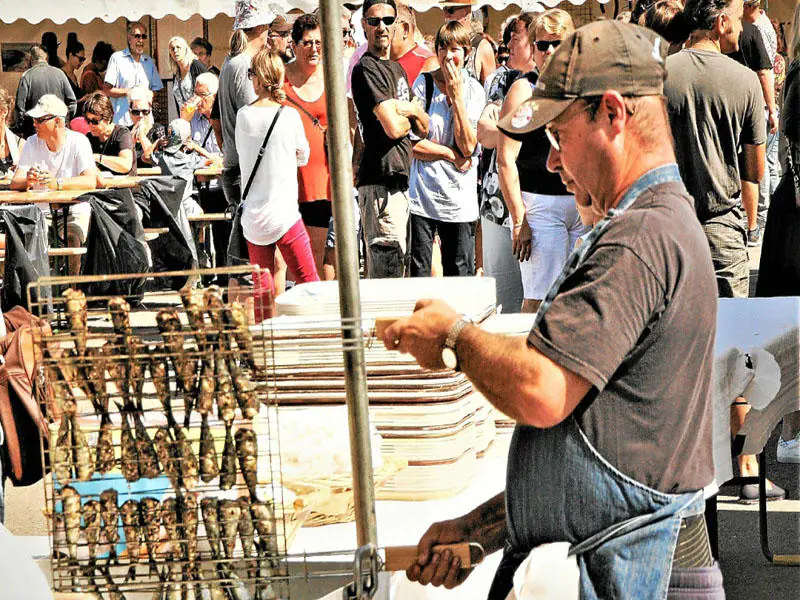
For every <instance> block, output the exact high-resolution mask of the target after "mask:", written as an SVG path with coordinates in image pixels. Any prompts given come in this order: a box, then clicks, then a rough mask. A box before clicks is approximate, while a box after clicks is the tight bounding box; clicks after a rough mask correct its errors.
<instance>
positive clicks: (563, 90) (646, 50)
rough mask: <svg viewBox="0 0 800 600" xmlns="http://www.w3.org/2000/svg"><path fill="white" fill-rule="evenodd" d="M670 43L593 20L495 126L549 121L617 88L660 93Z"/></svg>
mask: <svg viewBox="0 0 800 600" xmlns="http://www.w3.org/2000/svg"><path fill="white" fill-rule="evenodd" d="M668 48H669V44H668V43H666V42H665V41H664V40H663V39H661V38H660V37H659V36H658V34H656V33H655V32H653V31H651V30H649V29H645V28H644V27H639V26H638V25H631V24H630V23H623V22H621V21H597V22H594V23H589V24H588V25H584V26H583V27H581V28H580V29H577V30H576V31H575V32H573V33H572V34H570V35H569V36H567V38H566V39H565V40H564V41H563V42H561V44H560V45H559V46H558V48H556V50H555V52H553V55H552V56H551V57H550V60H549V61H548V62H547V64H546V65H545V67H544V70H543V71H542V73H541V75H540V76H539V79H538V81H537V82H536V87H534V89H533V94H532V96H531V98H530V100H527V101H525V102H523V103H522V104H521V105H520V106H519V107H518V108H517V110H515V111H514V112H512V113H510V114H508V115H506V116H505V117H504V118H503V119H501V120H500V121H499V122H498V123H497V127H498V128H499V129H500V130H502V131H504V132H506V133H509V134H511V135H514V134H523V133H528V132H530V131H534V130H535V129H539V128H540V127H543V126H545V125H547V124H548V123H549V122H550V121H552V120H553V119H556V118H557V117H558V115H560V114H561V113H563V112H564V111H565V110H567V108H569V106H570V105H571V104H572V103H573V102H575V101H576V100H578V99H580V98H590V97H597V96H602V95H603V94H604V93H606V92H607V91H609V90H616V91H617V92H619V93H620V95H622V96H632V97H636V96H660V95H662V94H663V93H664V80H665V79H666V77H667V69H666V64H665V60H666V56H667V50H668Z"/></svg>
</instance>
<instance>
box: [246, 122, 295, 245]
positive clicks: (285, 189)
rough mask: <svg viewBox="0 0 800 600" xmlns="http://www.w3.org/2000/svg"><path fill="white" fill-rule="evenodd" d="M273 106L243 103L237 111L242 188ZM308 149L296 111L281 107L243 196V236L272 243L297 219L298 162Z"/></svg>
mask: <svg viewBox="0 0 800 600" xmlns="http://www.w3.org/2000/svg"><path fill="white" fill-rule="evenodd" d="M277 110H278V107H276V106H245V107H243V108H241V109H240V110H239V112H238V114H237V115H236V136H235V138H234V139H235V140H236V151H237V153H238V154H239V166H240V167H241V169H242V193H244V188H245V185H246V184H247V181H248V179H249V178H250V172H251V171H252V170H253V165H255V162H256V157H257V156H258V151H259V149H260V148H261V144H262V143H263V142H264V136H266V135H267V130H268V129H269V127H270V125H271V124H272V120H273V119H274V118H275V113H276V112H277ZM309 153H310V150H309V147H308V140H307V139H306V135H305V132H304V131H303V123H302V121H301V120H300V113H298V112H297V111H296V110H295V109H293V108H292V107H290V106H286V107H284V109H283V112H282V113H281V115H280V117H278V121H277V123H275V128H274V129H273V130H272V135H271V136H270V138H269V141H268V142H267V147H266V149H265V152H264V156H263V158H262V159H261V164H260V165H259V167H258V171H257V172H256V175H255V178H254V179H253V184H252V185H251V186H250V191H249V192H248V194H247V197H246V198H245V199H244V208H243V210H242V231H243V233H244V237H245V239H246V240H247V241H249V242H251V243H253V244H259V245H261V246H266V245H268V244H274V243H275V242H277V241H278V240H279V239H280V238H281V237H283V235H284V234H285V233H286V232H287V231H289V229H290V228H291V227H292V225H294V224H295V223H297V221H299V220H300V209H299V208H298V207H297V195H298V185H297V167H302V166H303V165H305V164H306V163H308V156H309Z"/></svg>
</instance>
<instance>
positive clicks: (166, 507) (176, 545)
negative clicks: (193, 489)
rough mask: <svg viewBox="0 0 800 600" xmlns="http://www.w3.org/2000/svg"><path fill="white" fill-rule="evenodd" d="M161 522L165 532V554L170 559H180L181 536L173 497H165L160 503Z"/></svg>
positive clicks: (176, 503) (175, 502) (176, 502)
mask: <svg viewBox="0 0 800 600" xmlns="http://www.w3.org/2000/svg"><path fill="white" fill-rule="evenodd" d="M161 523H162V524H163V525H164V531H166V532H167V543H168V544H169V546H168V548H169V549H168V551H167V556H168V557H170V558H171V559H172V560H181V538H182V537H183V536H182V535H181V534H180V532H179V531H178V501H177V500H176V499H175V498H166V499H165V500H164V501H163V502H162V503H161Z"/></svg>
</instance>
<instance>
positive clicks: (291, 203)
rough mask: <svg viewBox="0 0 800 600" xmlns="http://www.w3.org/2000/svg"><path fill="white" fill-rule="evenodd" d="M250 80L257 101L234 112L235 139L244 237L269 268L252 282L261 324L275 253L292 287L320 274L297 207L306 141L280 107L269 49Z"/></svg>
mask: <svg viewBox="0 0 800 600" xmlns="http://www.w3.org/2000/svg"><path fill="white" fill-rule="evenodd" d="M248 76H249V77H250V79H251V80H252V82H253V90H254V91H255V93H256V96H257V97H258V99H257V100H256V101H255V102H253V103H252V104H249V105H248V106H244V107H242V108H241V109H240V110H239V112H238V113H237V115H236V135H235V140H236V151H237V152H238V154H239V164H240V166H241V169H242V215H241V217H242V218H241V222H242V232H243V233H244V237H245V239H246V240H247V249H248V254H249V256H250V262H251V263H252V264H254V265H260V266H261V267H264V268H265V269H269V272H265V273H263V274H258V276H256V277H254V285H255V295H256V320H257V322H260V321H261V320H262V319H263V318H265V317H267V316H269V315H268V314H267V312H265V311H264V310H263V309H262V307H265V306H266V305H267V304H268V298H269V296H270V294H272V293H274V291H275V288H274V282H273V276H272V273H273V271H274V269H275V249H276V248H278V249H280V252H281V255H282V256H283V259H284V260H285V261H286V264H287V265H288V267H289V269H290V270H291V271H292V272H293V273H294V275H295V282H296V283H306V282H309V281H319V275H318V274H317V266H316V264H315V263H314V255H313V253H312V251H311V240H310V239H309V237H308V232H307V231H306V228H305V225H303V220H302V218H301V216H300V210H299V208H298V204H297V196H298V181H297V168H298V167H301V166H303V165H305V164H306V163H307V162H308V156H309V146H308V140H306V136H305V133H304V131H303V122H302V121H301V119H300V114H299V113H298V112H297V110H295V109H294V108H292V107H291V106H282V103H283V102H284V101H285V99H286V96H285V93H284V91H283V77H284V71H283V61H282V60H281V59H280V57H279V56H278V55H277V54H274V53H271V52H270V51H269V50H260V51H259V52H258V54H256V55H255V56H254V57H253V60H252V63H251V67H250V70H249V71H248ZM270 129H271V130H272V131H271V132H270ZM267 136H269V139H268V140H267V143H266V146H265V148H264V152H263V156H262V157H261V160H260V161H259V162H258V165H257V168H256V160H257V157H258V156H259V154H260V152H261V148H262V146H263V144H264V141H265V139H266V138H267ZM254 169H255V172H254ZM251 179H252V181H251ZM249 181H251V184H250V186H249V189H248V187H247V182H249Z"/></svg>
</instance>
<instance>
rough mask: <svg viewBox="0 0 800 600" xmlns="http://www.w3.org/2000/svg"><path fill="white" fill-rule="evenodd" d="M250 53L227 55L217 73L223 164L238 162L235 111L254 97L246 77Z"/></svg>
mask: <svg viewBox="0 0 800 600" xmlns="http://www.w3.org/2000/svg"><path fill="white" fill-rule="evenodd" d="M250 63H251V59H250V55H249V54H246V53H244V52H243V53H241V54H238V55H236V56H234V57H233V58H231V57H228V58H226V59H225V62H224V63H223V64H222V70H221V71H220V74H219V91H218V92H217V101H218V102H219V111H220V121H221V122H222V139H223V140H224V144H225V158H224V164H225V166H226V167H234V166H236V165H238V164H239V155H238V154H237V153H236V142H235V136H236V113H237V112H238V111H239V109H240V108H242V107H243V106H247V105H248V104H250V103H251V102H253V101H254V100H255V99H256V93H255V91H254V90H253V84H252V83H251V82H250V79H249V78H248V77H247V70H248V69H249V68H250Z"/></svg>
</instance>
